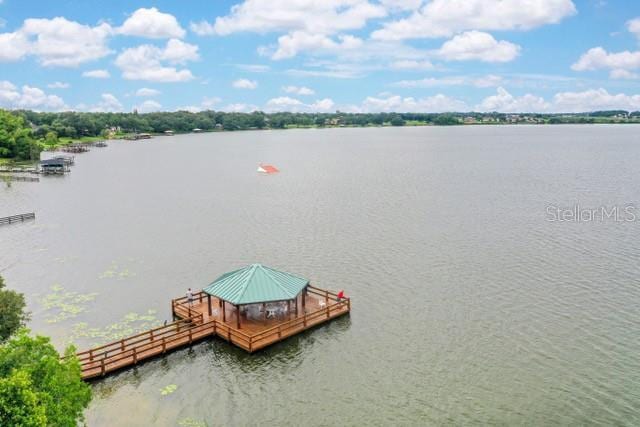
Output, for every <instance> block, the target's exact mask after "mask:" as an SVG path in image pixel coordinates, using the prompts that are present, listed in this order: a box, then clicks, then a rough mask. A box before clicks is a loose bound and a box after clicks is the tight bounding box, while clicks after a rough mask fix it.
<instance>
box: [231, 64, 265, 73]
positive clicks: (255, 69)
mask: <svg viewBox="0 0 640 427" xmlns="http://www.w3.org/2000/svg"><path fill="white" fill-rule="evenodd" d="M236 67H238V68H239V69H241V70H244V71H248V72H250V73H266V72H267V71H269V70H271V67H270V66H268V65H262V64H237V65H236Z"/></svg>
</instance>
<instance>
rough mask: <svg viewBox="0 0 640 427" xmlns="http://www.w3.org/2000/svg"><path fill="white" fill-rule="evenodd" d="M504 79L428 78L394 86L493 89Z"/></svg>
mask: <svg viewBox="0 0 640 427" xmlns="http://www.w3.org/2000/svg"><path fill="white" fill-rule="evenodd" d="M502 80H503V79H502V77H500V76H496V75H493V74H488V75H486V76H481V77H470V76H448V77H427V78H424V79H419V80H400V81H398V82H395V83H392V86H395V87H402V88H431V87H437V86H475V87H482V88H484V87H492V86H498V85H499V84H500V83H501V82H502Z"/></svg>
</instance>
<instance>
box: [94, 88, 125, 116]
mask: <svg viewBox="0 0 640 427" xmlns="http://www.w3.org/2000/svg"><path fill="white" fill-rule="evenodd" d="M88 110H89V111H90V112H93V113H105V112H118V111H122V103H120V100H118V98H116V97H115V96H114V95H113V94H110V93H103V94H102V95H101V96H100V102H99V103H98V104H96V105H94V106H91V107H89V108H88Z"/></svg>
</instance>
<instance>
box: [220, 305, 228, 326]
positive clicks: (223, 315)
mask: <svg viewBox="0 0 640 427" xmlns="http://www.w3.org/2000/svg"><path fill="white" fill-rule="evenodd" d="M221 302H222V321H223V322H226V321H227V311H226V309H225V308H226V305H227V303H226V302H224V301H222V300H221Z"/></svg>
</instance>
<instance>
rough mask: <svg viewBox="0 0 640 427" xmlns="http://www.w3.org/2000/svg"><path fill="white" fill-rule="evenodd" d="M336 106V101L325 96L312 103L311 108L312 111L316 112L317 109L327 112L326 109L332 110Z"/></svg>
mask: <svg viewBox="0 0 640 427" xmlns="http://www.w3.org/2000/svg"><path fill="white" fill-rule="evenodd" d="M334 106H335V103H334V102H333V100H332V99H331V98H324V99H319V100H317V101H316V102H314V103H313V104H310V105H309V108H310V109H311V111H314V112H316V111H317V112H325V111H331V110H332V109H333V107H334Z"/></svg>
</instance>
